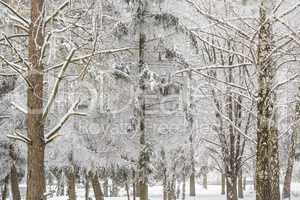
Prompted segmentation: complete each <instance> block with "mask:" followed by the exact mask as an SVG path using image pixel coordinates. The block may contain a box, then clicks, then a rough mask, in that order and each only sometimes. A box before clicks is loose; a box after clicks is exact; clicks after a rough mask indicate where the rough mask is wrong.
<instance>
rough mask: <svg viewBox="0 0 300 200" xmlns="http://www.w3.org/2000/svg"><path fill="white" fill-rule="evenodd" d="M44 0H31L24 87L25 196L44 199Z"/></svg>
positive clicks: (31, 199) (32, 199) (29, 199)
mask: <svg viewBox="0 0 300 200" xmlns="http://www.w3.org/2000/svg"><path fill="white" fill-rule="evenodd" d="M43 8H44V0H31V23H30V27H29V43H28V45H29V46H28V56H29V61H30V65H31V69H30V70H29V73H28V77H27V79H28V81H29V83H30V85H31V86H28V89H27V108H28V113H27V136H28V138H29V139H30V140H31V144H29V145H28V150H27V151H28V153H27V154H28V155H27V195H26V199H27V200H41V199H44V198H45V197H44V193H45V173H44V151H45V142H44V122H43V119H42V114H43V99H44V98H43V85H44V77H43V65H42V63H41V62H40V60H41V59H42V58H41V47H42V46H43V42H44V36H43V32H44V31H43V19H44V13H43Z"/></svg>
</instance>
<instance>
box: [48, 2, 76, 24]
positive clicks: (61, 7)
mask: <svg viewBox="0 0 300 200" xmlns="http://www.w3.org/2000/svg"><path fill="white" fill-rule="evenodd" d="M69 3H70V1H69V0H67V1H66V2H64V3H63V4H62V5H61V6H59V7H58V8H57V10H56V11H55V12H54V13H53V14H52V15H50V16H49V17H47V19H46V20H45V24H47V23H48V22H49V21H51V20H52V19H53V18H55V17H56V16H57V15H58V14H59V12H60V11H61V10H63V9H64V8H65V7H66V6H67V5H69Z"/></svg>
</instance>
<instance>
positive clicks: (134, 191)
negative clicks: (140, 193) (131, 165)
mask: <svg viewBox="0 0 300 200" xmlns="http://www.w3.org/2000/svg"><path fill="white" fill-rule="evenodd" d="M132 193H133V194H132V195H133V200H136V186H135V183H134V182H133V183H132Z"/></svg>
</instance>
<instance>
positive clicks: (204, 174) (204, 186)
mask: <svg viewBox="0 0 300 200" xmlns="http://www.w3.org/2000/svg"><path fill="white" fill-rule="evenodd" d="M202 178H203V184H202V185H203V188H204V189H206V190H207V170H205V172H204V173H203V177H202Z"/></svg>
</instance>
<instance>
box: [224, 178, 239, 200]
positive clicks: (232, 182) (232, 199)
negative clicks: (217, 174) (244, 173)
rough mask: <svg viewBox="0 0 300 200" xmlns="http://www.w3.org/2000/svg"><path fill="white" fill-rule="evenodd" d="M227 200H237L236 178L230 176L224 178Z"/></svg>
mask: <svg viewBox="0 0 300 200" xmlns="http://www.w3.org/2000/svg"><path fill="white" fill-rule="evenodd" d="M226 189H227V200H237V199H238V195H237V177H236V176H234V175H230V176H227V177H226Z"/></svg>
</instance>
